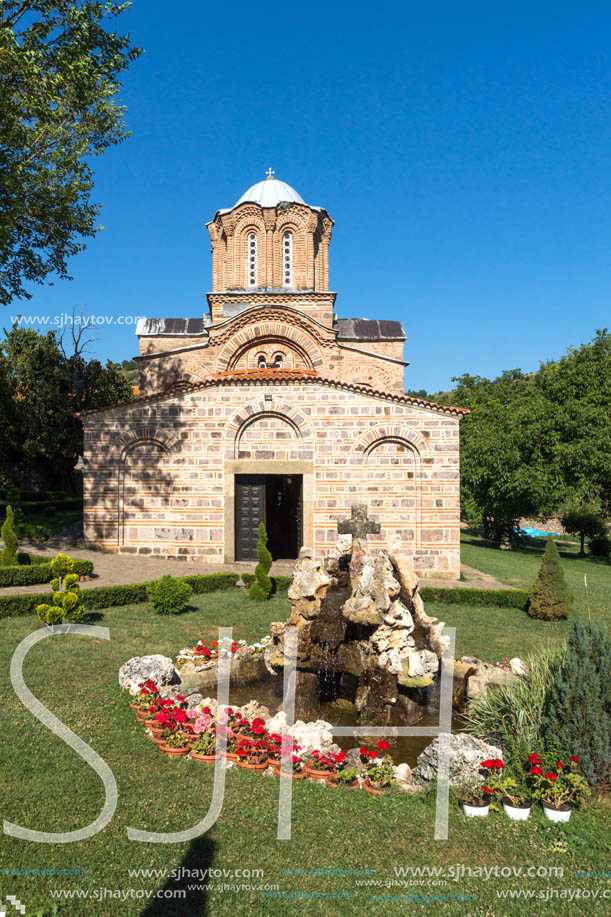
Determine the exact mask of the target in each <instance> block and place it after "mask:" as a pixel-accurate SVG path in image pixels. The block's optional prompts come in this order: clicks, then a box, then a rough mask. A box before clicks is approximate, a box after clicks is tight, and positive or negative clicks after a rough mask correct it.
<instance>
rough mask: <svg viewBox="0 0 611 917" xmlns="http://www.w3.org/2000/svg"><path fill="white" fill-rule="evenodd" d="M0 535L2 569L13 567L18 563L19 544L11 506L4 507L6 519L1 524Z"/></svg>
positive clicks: (0, 562)
mask: <svg viewBox="0 0 611 917" xmlns="http://www.w3.org/2000/svg"><path fill="white" fill-rule="evenodd" d="M0 534H1V535H2V541H3V542H4V550H3V552H2V554H1V555H0V564H1V565H2V566H3V567H10V566H13V565H15V564H17V563H18V562H19V561H18V559H17V548H18V547H19V542H18V540H17V535H16V534H15V514H14V513H13V507H12V506H7V507H6V517H5V519H4V522H3V524H2V529H1V530H0Z"/></svg>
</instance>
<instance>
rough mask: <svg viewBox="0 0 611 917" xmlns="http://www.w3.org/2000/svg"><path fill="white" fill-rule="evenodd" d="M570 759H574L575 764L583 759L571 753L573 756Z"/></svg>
mask: <svg viewBox="0 0 611 917" xmlns="http://www.w3.org/2000/svg"><path fill="white" fill-rule="evenodd" d="M569 761H572V762H573V763H574V764H579V762H580V761H581V758H578V757H577V755H571V757H570V758H569Z"/></svg>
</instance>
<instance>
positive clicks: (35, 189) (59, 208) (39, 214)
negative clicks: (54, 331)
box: [0, 0, 141, 305]
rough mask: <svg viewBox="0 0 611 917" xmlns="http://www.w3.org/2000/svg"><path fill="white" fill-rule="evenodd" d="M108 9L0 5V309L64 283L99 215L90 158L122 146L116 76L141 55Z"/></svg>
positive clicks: (114, 6)
mask: <svg viewBox="0 0 611 917" xmlns="http://www.w3.org/2000/svg"><path fill="white" fill-rule="evenodd" d="M129 6H130V4H129V3H114V2H111V0H102V2H97V0H3V2H2V3H0V74H1V78H0V125H1V128H0V303H2V304H3V305H6V304H8V303H10V302H11V301H12V299H13V298H15V297H20V298H24V297H25V298H30V293H29V292H28V290H27V288H26V284H29V283H32V282H34V283H44V281H45V280H46V278H47V277H48V276H49V274H52V273H56V274H58V275H59V276H60V277H68V276H69V275H68V268H67V262H68V259H69V258H70V257H71V256H72V255H74V254H76V253H77V252H79V251H82V249H84V248H85V243H84V241H83V239H85V238H87V237H92V236H94V235H95V233H96V232H97V231H98V230H99V229H100V228H102V227H100V226H96V221H97V218H98V215H99V212H100V209H101V208H100V205H99V204H96V203H93V202H92V200H91V192H92V189H93V179H94V173H93V170H92V168H91V165H90V163H91V160H92V157H93V156H99V155H100V154H102V153H103V152H104V151H105V150H106V149H107V148H108V147H109V146H112V145H113V144H117V143H120V142H121V141H123V140H124V139H125V138H126V137H127V136H128V131H127V130H126V126H125V123H124V114H125V107H124V106H123V105H120V104H119V102H118V99H117V95H118V92H119V90H120V88H121V84H120V82H119V79H118V77H119V74H120V73H121V72H122V71H124V70H125V69H127V67H128V66H129V64H130V63H131V62H132V61H133V60H135V59H136V58H137V57H138V56H139V54H140V53H141V51H140V49H138V48H135V47H133V45H132V44H131V42H130V38H129V35H120V34H118V33H117V32H115V31H112V30H110V29H109V28H107V25H108V24H110V23H112V21H113V20H115V19H116V18H117V17H119V16H120V15H121V14H122V13H123V12H125V10H126V9H127V8H128V7H129Z"/></svg>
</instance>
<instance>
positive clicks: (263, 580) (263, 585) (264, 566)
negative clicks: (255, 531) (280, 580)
mask: <svg viewBox="0 0 611 917" xmlns="http://www.w3.org/2000/svg"><path fill="white" fill-rule="evenodd" d="M257 557H258V559H259V563H258V564H257V566H256V567H255V582H254V583H253V584H252V586H251V587H250V589H249V590H248V591H249V595H250V597H251V599H257V601H259V602H264V601H265V600H266V599H268V598H269V597H270V595H271V591H272V581H271V579H270V578H269V576H268V575H267V574H268V573H269V570H270V567H271V565H272V555H271V554H270V552H269V550H268V547H267V532H266V530H265V526H264V524H263V523H262V522H260V523H259V541H258V542H257Z"/></svg>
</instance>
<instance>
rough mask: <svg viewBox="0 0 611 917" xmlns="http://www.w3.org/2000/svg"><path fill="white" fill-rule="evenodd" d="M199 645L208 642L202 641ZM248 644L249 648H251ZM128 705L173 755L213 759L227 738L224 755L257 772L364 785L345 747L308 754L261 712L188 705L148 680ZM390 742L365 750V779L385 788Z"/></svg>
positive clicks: (389, 778) (332, 783)
mask: <svg viewBox="0 0 611 917" xmlns="http://www.w3.org/2000/svg"><path fill="white" fill-rule="evenodd" d="M198 645H205V644H203V643H202V642H200V644H198ZM244 648H245V649H248V650H250V647H244ZM208 649H209V650H210V655H211V656H212V653H213V651H214V652H216V657H214V658H218V655H220V653H222V652H224V651H227V652H236V650H234V649H233V644H230V645H229V646H227V647H225V648H221V649H220V650H219V649H217V648H216V647H212V644H211V645H210V646H209V647H208ZM257 650H258V647H255V651H257ZM259 651H262V649H261V650H259ZM202 655H203V654H202ZM211 661H213V660H212V659H211ZM130 706H131V707H132V708H133V709H134V710H135V711H136V714H137V716H138V719H139V720H140V721H141V722H142V723H143V724H144V726H145V728H147V729H148V730H149V732H150V733H151V736H152V739H153V741H155V742H156V743H157V745H159V747H160V748H161V750H162V751H163V752H165V753H166V754H167V755H169V756H171V757H187V756H190V757H192V758H194V759H195V760H197V761H204V762H210V763H214V762H215V761H216V759H217V756H218V745H217V740H219V739H220V740H221V743H222V741H223V738H224V739H225V751H224V753H223V754H224V757H225V758H226V759H228V760H229V761H231V762H235V763H236V764H237V765H238V766H239V767H242V768H243V769H245V770H252V771H253V772H255V773H257V772H262V771H265V770H268V769H269V768H271V769H272V770H273V771H274V773H275V774H276V775H277V776H279V777H282V776H288V777H291V778H292V779H295V780H297V779H303V778H304V777H306V776H309V777H310V778H312V779H313V780H323V781H324V782H325V783H327V784H328V785H329V786H332V787H347V788H349V789H360V787H361V781H360V779H359V774H358V770H357V768H355V767H349V766H348V763H347V755H346V752H345V751H339V752H327V753H326V754H324V753H323V752H322V751H320V750H317V749H314V750H313V751H312V752H311V753H310V754H309V755H307V756H306V755H305V754H304V753H303V750H302V748H301V746H300V745H297V744H296V743H295V742H294V740H293V737H292V736H291V735H290V733H285V734H284V735H279V734H278V733H275V732H271V733H270V732H269V731H268V729H267V727H266V724H265V720H264V719H263V718H262V717H254V718H253V719H252V720H250V719H248V718H247V717H246V716H244V715H243V714H242V713H241V712H240V711H239V710H234V709H233V708H232V707H230V706H227V707H222V708H220V709H219V710H217V711H216V713H214V712H213V711H212V709H211V708H210V707H209V706H207V705H205V704H200V705H199V706H198V707H197V708H192V709H189V708H188V705H187V701H186V699H185V697H184V695H182V694H176V695H174V696H173V697H168V698H163V697H161V695H160V693H159V690H158V687H157V685H156V684H155V683H154V682H153V681H150V680H149V681H146V682H142V683H141V684H140V685H139V686H138V692H137V694H136V696H135V697H134V698H133V699H132V701H131V703H130ZM388 747H389V746H388V743H386V742H384V741H381V742H378V748H377V750H376V751H375V752H367V750H366V749H361V752H363V751H365V752H367V762H368V767H367V778H368V780H369V781H371V783H372V784H374V783H375V782H376V781H377V782H378V784H379V785H382V786H383V789H382V790H381V792H382V791H387V790H389V789H390V788H391V786H392V785H393V784H394V782H395V781H394V779H393V778H392V767H393V762H392V758H391V757H390V756H389V755H386V754H384V752H385V751H386V750H387V749H388ZM387 771H388V773H387ZM389 775H390V776H389ZM374 791H375V790H374Z"/></svg>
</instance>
